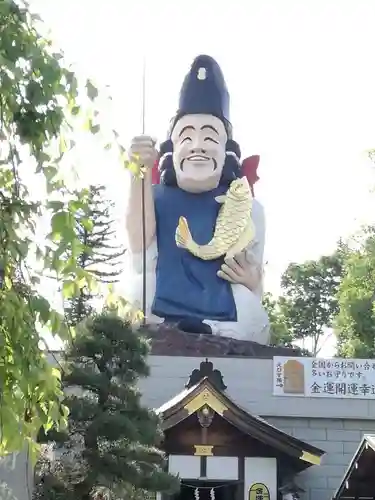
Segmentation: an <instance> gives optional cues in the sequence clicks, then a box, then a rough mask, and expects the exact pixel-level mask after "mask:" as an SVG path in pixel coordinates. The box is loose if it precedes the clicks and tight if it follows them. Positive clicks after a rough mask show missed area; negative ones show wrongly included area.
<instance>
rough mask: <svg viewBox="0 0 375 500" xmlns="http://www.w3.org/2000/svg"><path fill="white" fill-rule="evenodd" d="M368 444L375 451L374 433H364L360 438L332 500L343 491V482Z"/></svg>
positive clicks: (336, 498) (338, 496) (346, 479)
mask: <svg viewBox="0 0 375 500" xmlns="http://www.w3.org/2000/svg"><path fill="white" fill-rule="evenodd" d="M367 445H368V446H370V447H371V448H372V449H373V450H374V452H375V434H365V435H364V436H363V438H362V439H361V441H360V443H359V445H358V448H357V449H356V451H355V452H354V455H353V458H352V459H351V461H350V463H349V465H348V468H347V469H346V471H345V474H344V477H343V478H342V480H341V482H340V485H339V487H338V488H337V489H336V491H335V493H334V495H333V496H332V500H338V499H339V498H340V495H341V494H342V493H343V490H344V488H345V484H346V482H347V481H348V479H349V477H350V475H351V473H352V472H353V471H354V470H355V467H356V463H357V462H358V461H359V460H360V458H361V456H362V453H363V452H364V450H365V449H366V446H367Z"/></svg>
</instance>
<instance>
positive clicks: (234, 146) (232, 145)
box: [225, 139, 241, 160]
mask: <svg viewBox="0 0 375 500" xmlns="http://www.w3.org/2000/svg"><path fill="white" fill-rule="evenodd" d="M225 150H226V151H229V152H231V153H234V154H235V155H236V156H237V158H238V159H239V160H240V159H241V148H240V145H239V144H238V143H237V142H236V141H234V140H233V139H228V140H227V143H226V146H225Z"/></svg>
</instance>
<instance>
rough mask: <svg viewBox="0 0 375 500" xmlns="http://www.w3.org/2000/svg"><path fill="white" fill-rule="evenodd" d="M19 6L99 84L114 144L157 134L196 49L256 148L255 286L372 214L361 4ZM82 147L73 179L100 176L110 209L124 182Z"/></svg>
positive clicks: (367, 10) (367, 15)
mask: <svg viewBox="0 0 375 500" xmlns="http://www.w3.org/2000/svg"><path fill="white" fill-rule="evenodd" d="M200 3H201V2H199V1H198V0H191V1H189V2H184V1H181V0H158V1H157V2H154V1H152V2H151V0H147V1H145V0H143V1H135V0H127V1H126V2H123V1H121V0H107V1H106V2H102V1H99V0H97V1H95V0H94V1H92V0H91V1H90V2H89V1H88V0H80V1H79V2H77V1H76V0H64V2H62V1H60V0H32V1H31V5H32V6H33V7H34V9H35V10H39V11H40V12H41V13H42V15H43V17H44V18H45V20H46V22H47V23H48V25H49V26H50V27H51V29H52V32H53V35H54V38H55V39H56V41H57V42H58V43H59V44H60V46H62V47H63V49H64V50H65V52H66V55H67V58H68V59H69V60H70V61H73V62H76V63H77V64H78V66H79V67H80V69H81V70H82V71H83V72H84V73H86V74H87V75H90V76H93V77H94V78H95V79H96V80H97V81H98V82H99V83H100V84H101V85H109V86H110V93H111V94H112V96H113V106H112V108H111V109H109V110H108V114H109V116H110V119H111V120H112V121H113V123H114V125H115V126H116V127H117V128H118V130H119V131H120V132H121V134H122V137H123V139H124V141H125V143H126V142H127V141H129V140H130V138H131V137H132V136H133V135H136V134H139V133H140V132H141V123H142V119H141V109H142V103H141V96H142V92H141V78H142V61H143V57H144V56H145V57H146V65H147V103H146V132H147V133H149V134H150V135H154V136H156V137H158V139H159V140H163V139H164V137H165V134H166V131H167V127H168V124H169V119H170V118H171V117H172V115H173V114H174V112H175V109H176V106H177V97H178V92H179V89H180V85H181V82H182V79H183V77H184V74H185V73H186V71H187V70H188V68H189V65H190V63H191V61H192V59H193V58H194V57H195V56H196V55H197V54H199V53H208V54H210V55H212V56H214V57H215V58H216V59H217V60H218V62H219V64H220V65H221V66H222V68H223V71H224V74H225V76H226V79H227V84H228V87H229V92H230V94H231V102H232V123H233V127H234V138H235V139H236V140H237V141H238V142H239V143H240V145H241V147H242V151H243V155H244V156H246V155H250V154H260V155H261V162H260V167H259V175H260V181H259V183H258V184H257V186H256V195H257V197H258V198H259V199H260V200H261V201H262V203H263V204H264V207H265V212H266V217H267V241H266V261H267V262H268V264H267V266H266V289H268V290H271V291H274V292H277V291H278V283H279V278H280V274H281V272H282V271H283V270H284V269H285V267H286V266H287V265H288V263H289V262H291V261H297V262H298V261H303V260H305V259H309V258H316V257H319V256H320V255H322V254H324V253H328V252H330V251H331V250H332V249H333V248H334V245H335V242H336V241H337V240H338V238H339V237H340V236H343V237H345V236H347V235H349V234H351V233H352V232H353V231H355V230H356V229H357V228H358V227H359V225H360V224H362V223H364V222H368V221H370V220H373V216H372V214H374V213H375V212H374V205H375V203H374V195H373V194H372V193H370V189H371V188H372V187H373V185H374V170H373V166H372V164H371V163H370V162H369V161H368V159H367V156H366V150H367V149H369V148H372V147H375V134H374V117H375V98H374V88H375V71H374V66H373V62H372V61H373V51H374V47H375V30H374V26H375V2H374V1H373V0H304V1H300V0H295V1H292V0H283V1H280V0H273V1H272V0H259V1H255V0H247V1H246V2H245V1H242V0H232V1H230V2H223V3H222V4H220V2H217V1H213V0H205V2H202V5H204V6H203V7H202V5H200ZM108 161H109V160H108V159H106V158H105V157H104V156H103V155H101V154H99V153H98V151H97V150H96V148H95V147H89V146H87V148H86V149H84V150H83V154H82V159H81V163H82V165H81V169H82V175H84V176H85V175H87V176H89V177H90V179H92V178H93V177H94V176H95V177H98V179H100V180H103V179H104V182H105V183H106V184H107V185H108V186H109V188H110V189H111V192H112V193H113V196H114V198H115V199H116V200H117V201H118V213H119V214H120V215H121V212H122V207H123V202H124V199H125V198H126V190H127V181H126V178H125V176H124V174H123V173H122V172H120V170H119V167H118V166H117V165H109V164H108Z"/></svg>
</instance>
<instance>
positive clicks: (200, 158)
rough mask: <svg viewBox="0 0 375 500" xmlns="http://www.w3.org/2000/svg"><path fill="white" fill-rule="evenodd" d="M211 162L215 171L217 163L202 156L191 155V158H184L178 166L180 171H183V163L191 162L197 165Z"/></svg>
mask: <svg viewBox="0 0 375 500" xmlns="http://www.w3.org/2000/svg"><path fill="white" fill-rule="evenodd" d="M210 160H212V163H213V166H214V168H213V170H214V171H215V170H216V169H217V161H216V160H215V158H210V157H209V156H204V155H191V156H187V157H186V158H184V159H183V160H182V161H181V164H180V168H181V170H182V171H184V162H185V161H193V162H194V163H199V162H202V163H204V162H207V161H210Z"/></svg>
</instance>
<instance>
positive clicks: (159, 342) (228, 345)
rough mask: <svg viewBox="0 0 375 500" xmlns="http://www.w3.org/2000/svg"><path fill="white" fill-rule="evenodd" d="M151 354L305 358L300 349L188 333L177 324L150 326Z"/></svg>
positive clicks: (148, 334)
mask: <svg viewBox="0 0 375 500" xmlns="http://www.w3.org/2000/svg"><path fill="white" fill-rule="evenodd" d="M144 331H145V334H146V336H147V337H148V338H149V339H150V340H151V355H156V356H191V357H223V356H232V357H246V358H263V359H272V358H273V357H274V356H293V357H295V356H298V357H300V356H302V352H301V351H300V350H299V349H290V348H288V347H275V346H267V345H261V344H258V343H257V342H252V341H250V340H236V339H232V338H229V337H218V336H216V335H204V334H194V333H186V332H182V331H181V330H179V329H178V328H177V327H176V326H175V325H171V324H161V325H147V326H146V327H145V330H144Z"/></svg>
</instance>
